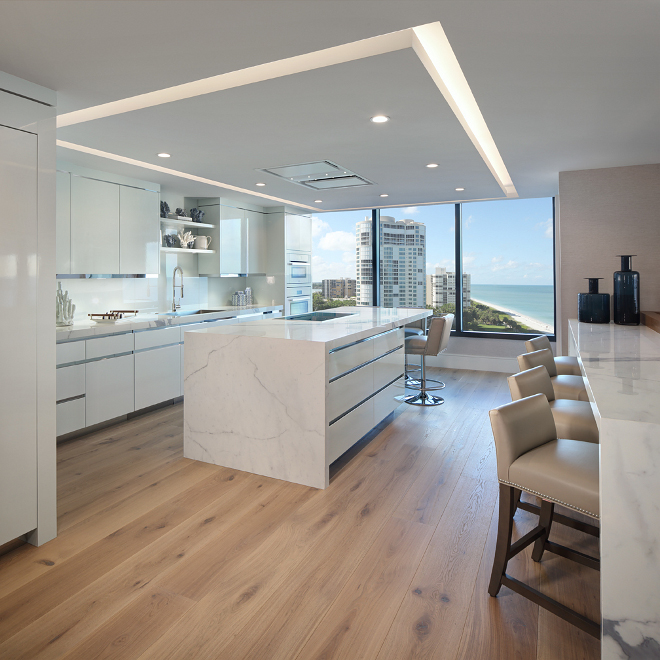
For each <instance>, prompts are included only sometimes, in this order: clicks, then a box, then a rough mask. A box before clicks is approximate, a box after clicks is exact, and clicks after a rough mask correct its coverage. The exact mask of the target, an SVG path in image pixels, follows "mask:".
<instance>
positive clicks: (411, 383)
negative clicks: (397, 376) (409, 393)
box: [406, 377, 446, 390]
mask: <svg viewBox="0 0 660 660" xmlns="http://www.w3.org/2000/svg"><path fill="white" fill-rule="evenodd" d="M426 382H427V383H438V385H437V387H427V388H426V389H427V390H443V389H444V388H445V387H446V385H445V384H444V383H443V382H442V381H441V380H435V378H427V379H426ZM406 387H411V388H413V389H415V390H421V389H422V382H421V381H420V380H417V379H416V378H412V377H409V378H406Z"/></svg>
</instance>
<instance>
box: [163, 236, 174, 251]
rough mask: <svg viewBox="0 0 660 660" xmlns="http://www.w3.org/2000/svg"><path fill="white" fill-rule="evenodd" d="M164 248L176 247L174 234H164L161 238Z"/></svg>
mask: <svg viewBox="0 0 660 660" xmlns="http://www.w3.org/2000/svg"><path fill="white" fill-rule="evenodd" d="M163 241H164V242H165V247H170V248H171V247H176V234H165V235H164V236H163Z"/></svg>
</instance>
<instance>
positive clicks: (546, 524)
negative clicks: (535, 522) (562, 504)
mask: <svg viewBox="0 0 660 660" xmlns="http://www.w3.org/2000/svg"><path fill="white" fill-rule="evenodd" d="M554 513H555V505H554V503H553V502H548V501H546V500H541V515H540V516H539V526H540V527H543V534H542V535H541V536H539V538H538V539H536V541H535V542H534V550H532V559H533V560H534V561H541V557H543V551H544V550H545V545H546V543H547V542H548V537H549V536H550V528H551V527H552V517H553V515H554Z"/></svg>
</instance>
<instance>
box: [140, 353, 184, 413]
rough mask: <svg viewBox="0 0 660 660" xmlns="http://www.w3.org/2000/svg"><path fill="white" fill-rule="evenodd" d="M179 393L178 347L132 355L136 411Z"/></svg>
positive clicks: (179, 356)
mask: <svg viewBox="0 0 660 660" xmlns="http://www.w3.org/2000/svg"><path fill="white" fill-rule="evenodd" d="M180 392H181V350H180V348H179V344H175V345H174V346H166V347H165V348H154V349H151V350H148V351H143V352H141V353H136V354H135V410H141V409H142V408H147V407H148V406H153V405H155V404H157V403H161V402H162V401H168V400H169V399H176V398H177V397H178V396H180V394H179V393H180Z"/></svg>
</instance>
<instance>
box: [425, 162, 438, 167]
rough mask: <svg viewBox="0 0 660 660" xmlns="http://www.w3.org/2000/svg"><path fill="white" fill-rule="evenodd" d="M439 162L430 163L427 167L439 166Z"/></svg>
mask: <svg viewBox="0 0 660 660" xmlns="http://www.w3.org/2000/svg"><path fill="white" fill-rule="evenodd" d="M437 166H438V164H437V163H429V164H428V165H427V166H426V167H437Z"/></svg>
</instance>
